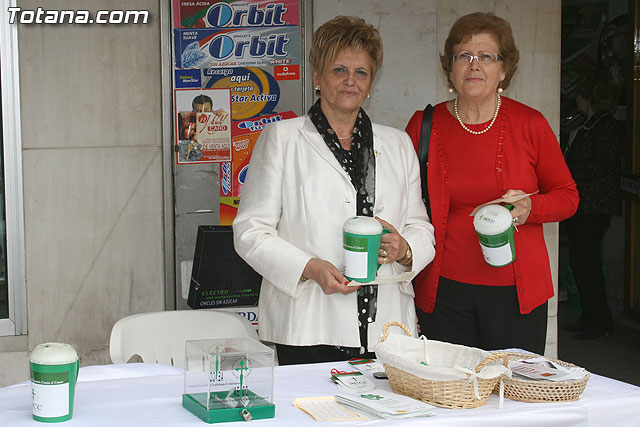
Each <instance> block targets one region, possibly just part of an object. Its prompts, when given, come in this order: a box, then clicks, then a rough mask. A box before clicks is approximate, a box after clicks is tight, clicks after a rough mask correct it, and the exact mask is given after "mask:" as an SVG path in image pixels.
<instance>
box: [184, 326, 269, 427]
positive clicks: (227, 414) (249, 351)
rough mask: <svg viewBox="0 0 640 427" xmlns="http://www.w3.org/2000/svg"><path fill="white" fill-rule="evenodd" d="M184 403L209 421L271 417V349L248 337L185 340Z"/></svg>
mask: <svg viewBox="0 0 640 427" xmlns="http://www.w3.org/2000/svg"><path fill="white" fill-rule="evenodd" d="M185 356H186V357H185V373H184V393H183V394H182V406H184V407H185V408H186V409H188V410H189V411H191V412H192V413H193V414H195V415H196V416H198V417H199V418H201V419H202V420H203V421H205V422H207V423H220V422H228V421H249V420H251V419H261V418H273V417H274V416H275V405H274V404H273V365H274V352H273V349H271V348H269V347H267V346H265V345H264V344H262V343H260V342H258V341H256V340H254V339H251V338H221V339H209V340H195V341H187V342H186V344H185Z"/></svg>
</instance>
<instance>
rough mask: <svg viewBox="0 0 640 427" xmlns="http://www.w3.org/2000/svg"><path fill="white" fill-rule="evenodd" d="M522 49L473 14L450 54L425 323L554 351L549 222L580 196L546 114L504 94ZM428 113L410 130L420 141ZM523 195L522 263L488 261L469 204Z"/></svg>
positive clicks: (421, 315) (419, 285)
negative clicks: (549, 339) (549, 341)
mask: <svg viewBox="0 0 640 427" xmlns="http://www.w3.org/2000/svg"><path fill="white" fill-rule="evenodd" d="M518 58H519V53H518V49H517V48H516V46H515V43H514V40H513V34H512V32H511V26H510V25H509V23H508V22H506V21H505V20H504V19H502V18H499V17H497V16H495V15H493V14H490V13H489V14H486V13H472V14H470V15H466V16H463V17H461V18H460V19H458V20H457V21H456V23H455V24H454V25H453V27H452V28H451V31H450V32H449V36H448V38H447V40H446V42H445V47H444V54H443V55H442V56H441V57H440V61H441V64H442V68H443V70H444V73H445V75H446V76H447V79H448V82H449V87H450V92H451V93H454V92H455V93H456V94H457V96H456V98H454V99H452V100H449V101H446V102H443V103H440V104H437V105H436V106H435V110H434V112H433V124H432V129H431V142H430V147H429V153H428V160H427V164H428V169H427V182H428V192H429V200H430V209H431V221H432V223H433V226H434V227H435V233H436V257H435V259H434V261H433V262H432V263H431V264H430V265H429V266H428V267H427V268H426V269H424V270H423V271H422V272H421V273H420V275H419V276H418V277H417V279H416V282H415V288H416V298H415V301H416V306H417V311H418V320H419V323H420V326H421V328H422V333H424V334H425V335H426V336H427V337H428V338H430V339H436V340H441V341H448V342H453V343H457V344H464V345H468V346H474V347H480V348H484V349H487V350H494V349H501V348H513V347H516V348H522V349H526V350H529V351H533V352H536V353H539V354H542V353H543V352H544V347H545V341H546V330H547V300H548V299H549V298H551V297H552V296H553V284H552V281H551V270H550V267H549V257H548V254H547V249H546V246H545V242H544V236H543V228H542V224H543V223H545V222H557V221H561V220H563V219H566V218H568V217H570V216H571V215H573V214H574V213H575V211H576V209H577V207H578V201H579V197H578V192H577V190H576V184H575V182H574V181H573V178H572V177H571V174H570V172H569V170H568V169H567V166H566V164H565V162H564V159H563V156H562V153H561V151H560V147H559V145H558V141H557V140H556V137H555V135H554V133H553V131H552V130H551V128H550V127H549V124H548V123H547V121H546V120H545V118H544V117H543V115H542V114H541V113H540V112H538V111H536V110H534V109H532V108H530V107H527V106H526V105H524V104H521V103H519V102H517V101H514V100H511V99H509V98H506V97H504V96H501V95H500V93H502V91H503V89H506V88H507V87H508V86H509V81H510V80H511V77H512V76H513V73H514V72H515V70H516V67H517V63H518ZM421 122H422V111H417V112H416V113H415V114H414V115H413V117H412V118H411V120H410V121H409V124H408V125H407V128H406V131H407V133H408V134H409V136H411V139H412V140H413V143H414V146H415V147H416V150H417V147H418V140H419V135H420V127H421ZM530 193H535V194H533V195H531V196H529V197H525V198H523V199H521V200H519V201H517V202H515V203H514V205H515V207H514V209H513V210H512V211H511V215H512V217H513V221H514V224H515V225H516V227H517V232H516V233H515V252H516V258H515V260H514V261H513V262H512V263H510V264H508V265H506V266H503V267H493V266H490V265H489V264H487V263H486V262H485V260H484V258H483V256H482V252H481V249H480V245H479V243H478V238H477V235H476V233H475V230H474V227H473V217H472V216H469V214H470V213H471V211H472V210H473V209H474V208H475V207H476V206H478V205H480V204H483V203H485V202H488V201H490V200H494V199H497V198H500V197H504V196H511V195H517V194H530Z"/></svg>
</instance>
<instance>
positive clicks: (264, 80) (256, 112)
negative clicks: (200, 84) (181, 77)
mask: <svg viewBox="0 0 640 427" xmlns="http://www.w3.org/2000/svg"><path fill="white" fill-rule="evenodd" d="M202 73H203V75H204V76H203V81H204V87H205V88H223V87H226V88H229V89H231V110H232V117H233V120H234V121H236V120H247V119H250V118H252V117H258V116H263V115H269V114H273V113H274V109H275V108H276V106H277V105H278V102H279V101H280V86H279V85H278V82H277V81H276V80H275V79H274V77H273V76H272V75H271V74H270V73H269V72H267V71H264V70H263V69H261V68H257V67H247V68H244V67H238V68H222V69H220V68H205V69H204V70H202Z"/></svg>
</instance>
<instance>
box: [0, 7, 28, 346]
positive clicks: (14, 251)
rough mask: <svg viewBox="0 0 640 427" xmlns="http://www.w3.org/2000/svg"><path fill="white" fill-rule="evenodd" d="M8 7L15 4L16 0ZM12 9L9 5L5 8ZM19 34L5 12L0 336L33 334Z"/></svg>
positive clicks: (0, 74)
mask: <svg viewBox="0 0 640 427" xmlns="http://www.w3.org/2000/svg"><path fill="white" fill-rule="evenodd" d="M7 3H9V5H8V6H15V0H10V1H8V2H7ZM5 6H7V5H5ZM18 77H19V73H18V30H17V26H16V25H15V24H14V25H12V24H9V17H8V12H7V7H4V8H0V95H1V107H2V108H1V109H0V127H1V132H0V336H6V335H24V334H26V333H27V313H26V311H27V310H26V307H27V306H26V284H25V263H24V220H23V204H22V143H21V132H20V129H21V128H20V92H19V87H20V86H19V79H18Z"/></svg>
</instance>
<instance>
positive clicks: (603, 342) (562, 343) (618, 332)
mask: <svg viewBox="0 0 640 427" xmlns="http://www.w3.org/2000/svg"><path fill="white" fill-rule="evenodd" d="M579 317H580V312H579V311H578V310H575V309H572V308H570V307H569V305H568V303H567V302H566V301H563V302H560V303H559V305H558V359H560V360H563V361H566V362H570V363H573V364H575V365H578V366H582V367H583V368H585V369H587V370H588V371H589V372H592V373H595V374H598V375H603V376H605V377H609V378H613V379H616V380H620V381H624V382H627V383H630V384H634V385H637V386H640V323H638V322H635V321H632V320H630V319H627V318H625V317H623V316H620V315H618V316H617V317H616V321H615V326H614V329H613V333H612V334H611V336H609V337H600V338H598V339H596V340H590V341H589V340H578V339H575V338H574V335H575V333H574V332H565V331H563V330H562V327H563V326H565V325H568V324H571V323H573V322H575V321H577V320H578V318H579Z"/></svg>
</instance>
